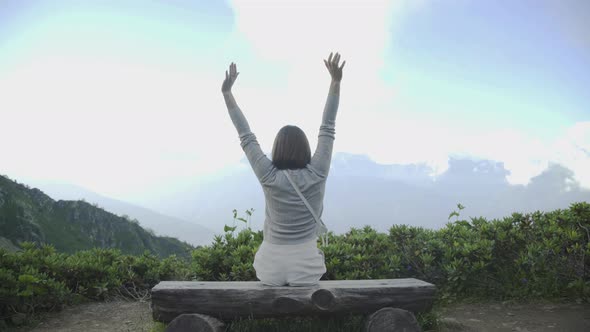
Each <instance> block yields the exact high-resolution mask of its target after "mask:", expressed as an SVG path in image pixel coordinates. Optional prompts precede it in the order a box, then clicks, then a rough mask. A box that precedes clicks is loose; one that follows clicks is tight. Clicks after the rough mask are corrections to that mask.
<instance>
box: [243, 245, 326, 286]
mask: <svg viewBox="0 0 590 332" xmlns="http://www.w3.org/2000/svg"><path fill="white" fill-rule="evenodd" d="M253 266H254V270H256V276H257V277H258V279H259V280H260V281H262V283H263V284H264V285H269V286H285V285H288V286H310V285H314V284H317V283H318V281H319V280H320V278H321V277H322V276H323V275H324V273H326V264H325V261H324V252H323V251H322V250H321V249H319V248H318V247H317V240H316V239H313V240H311V241H308V242H305V243H301V244H273V243H269V242H266V241H262V244H261V245H260V248H259V249H258V251H257V252H256V256H254V264H253Z"/></svg>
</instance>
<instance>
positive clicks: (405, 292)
mask: <svg viewBox="0 0 590 332" xmlns="http://www.w3.org/2000/svg"><path fill="white" fill-rule="evenodd" d="M434 295H435V286H434V285H433V284H430V283H427V282H425V281H422V280H418V279H374V280H322V281H320V282H319V284H318V285H314V286H306V287H288V286H282V287H273V286H265V285H263V284H262V283H261V282H260V281H225V282H221V281H162V282H160V283H159V284H158V285H156V286H155V287H154V288H153V289H152V304H151V306H152V313H153V317H154V319H155V320H158V321H161V322H164V323H169V322H171V323H170V324H169V326H168V330H167V331H214V332H216V331H223V321H228V320H234V319H244V318H246V319H256V318H272V317H296V316H299V317H301V316H316V317H326V316H338V315H348V314H365V315H369V316H368V318H367V319H366V321H365V330H367V331H398V330H399V331H407V332H413V331H419V330H420V329H419V327H418V324H417V323H416V319H415V317H414V314H413V313H417V312H422V311H426V310H428V309H430V307H431V306H432V302H433V300H434ZM404 327H405V328H406V329H404Z"/></svg>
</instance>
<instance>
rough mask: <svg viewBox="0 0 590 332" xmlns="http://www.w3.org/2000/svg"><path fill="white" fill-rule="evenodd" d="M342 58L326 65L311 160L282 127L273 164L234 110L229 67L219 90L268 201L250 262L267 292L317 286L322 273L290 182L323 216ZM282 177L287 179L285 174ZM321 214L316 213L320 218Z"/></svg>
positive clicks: (303, 143) (312, 230)
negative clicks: (321, 109)
mask: <svg viewBox="0 0 590 332" xmlns="http://www.w3.org/2000/svg"><path fill="white" fill-rule="evenodd" d="M339 61H340V54H338V53H336V54H335V55H334V57H332V53H330V56H329V57H328V60H324V63H325V65H326V68H328V71H329V72H330V75H331V77H332V82H331V83H330V90H329V93H328V99H327V101H326V105H325V108H324V114H323V117H322V124H321V126H320V133H319V136H318V145H317V148H316V150H315V153H314V155H313V157H312V156H311V151H310V147H309V142H308V140H307V137H306V136H305V133H304V132H303V131H302V130H301V129H300V128H298V127H296V126H284V127H283V128H281V130H279V133H278V134H277V136H276V138H275V141H274V145H273V149H272V161H271V160H269V159H268V158H267V157H266V155H264V153H263V152H262V150H261V149H260V145H259V144H258V141H257V140H256V136H255V135H254V134H253V133H252V132H251V131H250V127H249V125H248V122H247V121H246V118H245V117H244V114H243V113H242V111H241V110H240V108H239V107H238V105H237V104H236V101H235V99H234V97H233V95H232V92H231V88H232V85H233V84H234V82H235V80H236V78H237V77H238V74H239V73H238V72H237V69H236V65H235V64H234V63H232V64H231V65H230V67H229V74H228V72H227V71H226V72H225V80H224V81H223V85H222V87H221V91H222V92H223V97H224V99H225V104H226V105H227V109H228V111H229V115H230V117H231V120H232V122H233V123H234V125H235V127H236V129H237V130H238V134H239V137H240V141H241V146H242V149H243V150H244V152H245V153H246V157H247V158H248V161H249V162H250V165H251V166H252V169H253V170H254V173H255V174H256V177H257V178H258V181H259V182H260V184H261V185H262V189H263V191H264V196H265V200H266V208H265V220H264V230H263V238H264V240H263V242H262V244H261V245H260V248H259V249H258V252H257V253H256V256H255V258H254V269H255V270H256V276H257V277H258V279H260V281H262V283H263V284H266V285H271V286H284V285H289V286H307V285H313V284H317V282H318V281H319V280H320V278H321V277H322V275H323V274H324V273H325V272H326V265H325V262H324V253H323V252H322V251H321V250H320V249H319V248H318V247H317V242H316V236H317V235H316V233H317V227H318V225H317V223H316V220H315V219H314V216H313V214H312V213H311V211H310V210H309V209H308V208H307V206H306V204H304V202H303V200H302V199H301V198H300V196H299V195H298V193H297V191H296V190H295V188H294V187H293V185H292V184H291V182H289V179H288V178H287V174H286V173H288V175H289V176H290V178H291V179H292V180H293V182H294V185H296V186H297V187H298V188H299V190H300V191H301V193H302V194H303V196H304V197H305V198H306V199H307V201H308V202H309V205H310V207H311V208H312V209H313V210H314V211H315V212H316V214H317V215H319V216H321V215H322V211H323V199H324V190H325V187H326V178H327V177H328V172H329V170H330V161H331V158H332V147H333V145H334V138H335V136H334V135H335V133H336V132H335V129H334V128H335V120H336V112H337V110H338V101H339V96H340V81H341V80H342V68H343V67H344V64H345V63H346V61H344V62H343V63H342V65H341V66H339V64H338V63H339ZM285 172H286V173H285ZM318 212H319V213H318Z"/></svg>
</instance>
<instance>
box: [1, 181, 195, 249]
mask: <svg viewBox="0 0 590 332" xmlns="http://www.w3.org/2000/svg"><path fill="white" fill-rule="evenodd" d="M21 241H33V242H37V243H48V244H52V245H53V246H55V248H56V249H57V250H59V251H62V252H68V253H71V252H75V251H78V250H84V249H90V248H93V247H100V248H117V249H120V250H121V251H122V252H123V253H127V254H136V255H137V254H141V253H143V252H144V251H145V250H148V251H150V252H152V253H154V254H157V255H158V256H161V257H167V256H169V255H171V254H177V255H179V256H184V257H187V256H188V255H189V250H190V249H191V246H190V245H188V244H186V243H183V242H180V241H179V240H177V239H174V238H169V237H160V236H155V235H153V234H151V233H150V232H148V231H146V230H144V229H143V228H141V226H139V225H138V224H137V223H136V222H133V221H131V220H129V219H126V218H123V217H119V216H117V215H115V214H112V213H110V212H107V211H105V210H103V209H101V208H98V207H96V206H93V205H91V204H89V203H86V202H84V201H55V200H53V199H52V198H51V197H49V196H47V195H46V194H44V193H43V192H42V191H41V190H39V189H36V188H29V187H28V186H26V185H23V184H20V183H17V182H15V181H12V180H10V179H9V178H7V177H4V176H0V243H3V244H4V245H3V247H5V248H6V247H8V248H9V249H10V248H12V249H14V247H16V245H17V244H18V243H19V242H21Z"/></svg>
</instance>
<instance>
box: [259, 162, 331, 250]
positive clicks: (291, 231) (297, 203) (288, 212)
mask: <svg viewBox="0 0 590 332" xmlns="http://www.w3.org/2000/svg"><path fill="white" fill-rule="evenodd" d="M284 172H288V173H289V175H290V176H291V179H292V180H293V182H294V183H295V185H297V186H298V188H299V190H300V191H301V193H302V194H303V196H304V197H305V198H306V199H307V201H308V202H309V205H310V206H311V208H312V209H313V210H314V211H315V212H316V214H317V215H320V216H321V215H322V211H323V201H324V193H325V188H326V177H325V176H322V175H320V174H319V173H318V172H317V170H315V169H314V168H313V166H311V165H309V164H308V165H307V166H306V167H305V168H302V169H296V170H289V169H287V170H278V169H276V168H275V171H273V173H274V174H273V175H272V176H271V179H272V180H271V181H268V182H267V183H266V184H264V185H263V186H262V188H263V191H264V198H265V201H266V204H265V206H266V208H265V220H264V240H265V241H268V242H270V243H274V244H299V243H303V242H307V241H309V240H312V239H313V238H315V236H316V232H315V230H316V221H315V219H314V217H313V215H312V214H311V212H310V211H309V209H308V208H307V207H306V206H305V203H304V202H303V201H302V200H301V197H299V195H298V194H297V192H296V191H295V190H294V188H293V186H292V185H291V183H290V182H289V180H288V179H287V176H286V175H285V173H284Z"/></svg>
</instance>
